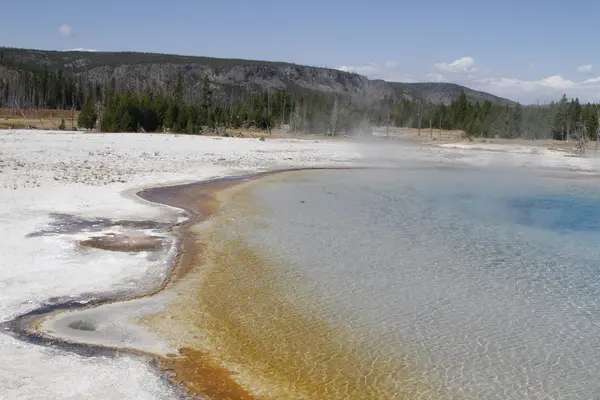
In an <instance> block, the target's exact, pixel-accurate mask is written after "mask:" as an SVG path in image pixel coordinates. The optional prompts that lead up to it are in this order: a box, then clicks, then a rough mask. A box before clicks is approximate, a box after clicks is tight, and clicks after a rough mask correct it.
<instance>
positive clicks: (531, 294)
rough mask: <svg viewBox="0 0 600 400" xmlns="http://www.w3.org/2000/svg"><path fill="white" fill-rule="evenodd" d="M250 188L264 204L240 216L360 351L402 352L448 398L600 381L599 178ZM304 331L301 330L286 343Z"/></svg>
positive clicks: (487, 175)
mask: <svg viewBox="0 0 600 400" xmlns="http://www.w3.org/2000/svg"><path fill="white" fill-rule="evenodd" d="M248 193H249V194H250V195H249V197H248V198H249V199H250V203H252V204H253V205H254V207H255V210H258V216H257V217H256V218H253V219H251V221H253V222H248V220H247V219H243V221H244V222H243V223H242V222H240V221H241V220H242V219H240V221H238V222H236V231H237V232H245V233H246V235H245V240H247V241H248V242H249V243H250V244H251V246H252V248H254V249H256V250H259V251H261V252H262V253H264V254H268V256H269V258H270V259H271V260H274V261H273V262H274V263H275V264H274V265H277V266H279V267H278V268H276V269H275V270H274V271H273V273H274V274H275V275H277V276H279V277H283V278H282V279H283V280H282V282H283V283H282V286H281V288H280V293H279V294H278V296H284V297H285V296H290V298H293V299H295V300H294V301H295V303H297V304H299V305H300V306H301V307H304V306H306V308H304V309H302V308H301V309H299V310H298V313H301V314H303V313H305V312H307V311H308V312H310V313H312V315H315V316H318V317H319V319H320V320H321V319H322V320H324V321H326V322H327V324H328V325H327V326H329V328H328V329H331V330H332V332H336V333H337V334H341V333H342V332H346V334H348V335H357V337H360V339H361V340H362V343H363V344H364V348H365V349H366V350H367V351H365V352H364V353H363V354H362V355H360V356H359V358H360V357H365V358H364V359H362V361H360V362H358V364H361V362H366V361H367V360H369V359H370V360H374V359H376V358H377V357H378V355H381V354H385V355H386V357H389V360H403V362H404V363H405V365H406V366H410V368H408V369H404V370H403V373H406V374H409V375H411V374H412V375H413V376H415V377H416V376H418V377H419V378H420V379H423V381H424V382H425V381H426V382H427V384H428V389H427V395H428V396H429V395H430V394H431V393H432V392H431V391H433V392H434V393H435V390H438V391H439V392H438V397H442V398H446V397H455V398H473V399H491V398H515V399H516V398H523V399H524V398H532V399H535V398H539V399H542V398H560V399H590V398H597V397H598V396H599V393H600V378H599V376H600V325H599V324H600V317H599V315H598V312H597V310H598V306H599V305H600V304H599V303H600V279H599V278H600V271H599V268H598V261H597V260H598V259H599V256H600V254H599V253H600V252H599V250H598V249H599V246H598V243H600V229H599V228H600V226H599V224H600V222H599V221H600V201H599V198H600V191H599V190H598V189H597V187H595V186H594V182H593V181H585V180H569V179H559V178H552V177H540V176H535V175H533V174H531V175H528V174H526V173H523V171H521V170H519V171H516V170H515V171H495V172H494V171H486V172H476V171H469V170H425V169H422V170H421V169H415V170H405V171H393V170H367V171H365V170H355V171H312V172H300V173H299V172H294V173H288V174H282V175H279V176H273V177H269V178H266V179H265V180H262V183H260V184H256V185H254V186H252V187H251V188H250V190H249V192H248ZM248 198H247V199H245V201H247V200H248ZM240 265H242V264H240ZM245 278H246V279H250V280H251V279H253V277H252V275H249V276H246V277H245ZM298 299H299V300H298ZM315 305H318V308H315ZM248 307H251V304H248ZM248 323H251V322H248ZM262 328H263V329H269V328H268V326H263V327H262ZM302 334H303V332H302V329H300V328H299V329H298V331H297V332H294V331H290V332H288V333H287V335H288V336H285V338H284V339H285V340H283V339H282V338H279V339H282V340H283V342H282V343H281V346H285V345H286V344H285V343H288V341H289V342H290V343H293V342H294V341H295V340H297V337H295V336H294V335H297V336H302ZM290 357H291V356H290ZM340 360H341V359H340ZM390 362H393V361H390ZM336 379H339V380H340V381H343V379H344V377H343V376H340V377H336ZM331 384H333V381H332V382H331ZM388 393H389V392H388ZM424 393H425V392H424ZM424 396H425V394H424ZM381 398H384V397H381ZM433 398H435V396H433Z"/></svg>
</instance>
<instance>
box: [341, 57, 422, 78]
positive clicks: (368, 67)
mask: <svg viewBox="0 0 600 400" xmlns="http://www.w3.org/2000/svg"><path fill="white" fill-rule="evenodd" d="M337 69H339V70H340V71H346V72H355V73H357V74H360V75H365V76H366V77H368V78H370V79H383V80H386V81H389V82H414V79H413V78H412V77H411V75H410V74H407V73H404V72H402V71H401V70H400V68H399V67H398V63H397V62H396V61H386V62H384V63H383V64H380V63H377V62H369V63H366V64H363V65H358V66H352V65H342V66H341V67H337Z"/></svg>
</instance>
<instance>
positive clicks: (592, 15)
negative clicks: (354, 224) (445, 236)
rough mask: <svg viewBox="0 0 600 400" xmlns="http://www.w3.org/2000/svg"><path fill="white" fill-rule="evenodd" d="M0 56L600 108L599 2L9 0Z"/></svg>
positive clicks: (0, 37) (4, 10)
mask: <svg viewBox="0 0 600 400" xmlns="http://www.w3.org/2000/svg"><path fill="white" fill-rule="evenodd" d="M2 2H3V3H4V4H2V14H3V15H4V16H9V18H3V20H2V24H0V45H5V46H14V47H27V48H29V47H33V48H41V49H58V50H65V49H73V48H86V49H96V50H100V51H102V50H104V51H113V50H114V51H117V50H133V51H151V52H167V53H177V54H190V55H202V56H214V57H235V58H249V59H266V60H281V61H291V62H297V63H301V64H308V65H316V66H324V67H332V68H341V69H344V70H350V71H356V72H358V73H362V74H365V75H367V76H370V77H373V78H382V79H387V80H395V81H450V82H457V83H461V84H464V85H467V86H469V87H473V88H476V89H481V90H485V91H489V92H491V93H494V94H498V95H501V96H507V97H510V98H513V99H516V100H519V101H522V102H524V103H531V102H536V101H538V100H539V101H541V102H545V101H549V100H552V99H555V98H558V97H559V96H560V95H561V94H562V93H563V92H566V93H567V95H569V96H571V97H575V96H578V97H580V98H581V99H582V100H584V101H588V100H589V101H600V53H598V52H596V51H595V49H596V48H597V45H596V43H595V39H596V38H598V36H599V35H598V32H599V31H598V29H600V28H599V26H600V2H596V1H592V0H571V1H569V2H567V1H566V0H564V1H558V0H544V1H542V0H521V1H516V0H504V1H500V0H496V1H491V0H490V1H485V0H479V1H475V0H462V1H461V0H456V1H443V0H413V1H401V0H397V1H391V0H390V1H383V0H371V1H363V0H346V1H341V0H339V1H338V0H321V1H317V0H304V1H285V0H279V1H275V0H246V1H243V0H230V1H226V0H221V1H218V0H195V1H193V0H171V1H155V0H146V1H141V0H120V1H116V0H104V1H96V0H88V1H83V0H79V1H71V0H55V1H47V0H18V1H16V0H4V1H2Z"/></svg>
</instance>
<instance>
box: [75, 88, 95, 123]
mask: <svg viewBox="0 0 600 400" xmlns="http://www.w3.org/2000/svg"><path fill="white" fill-rule="evenodd" d="M97 119H98V116H97V115H96V111H95V109H94V104H93V100H92V96H91V95H89V96H88V97H87V99H86V101H85V103H84V104H83V107H82V108H81V113H80V114H79V117H78V118H77V125H79V126H80V127H82V128H85V129H93V128H95V127H96V120H97Z"/></svg>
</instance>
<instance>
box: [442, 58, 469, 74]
mask: <svg viewBox="0 0 600 400" xmlns="http://www.w3.org/2000/svg"><path fill="white" fill-rule="evenodd" d="M434 67H436V68H437V69H438V70H439V71H440V72H442V73H454V74H459V73H473V72H476V71H477V68H475V59H474V58H473V57H463V58H459V59H458V60H455V61H452V62H451V63H447V62H441V63H436V64H434Z"/></svg>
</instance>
